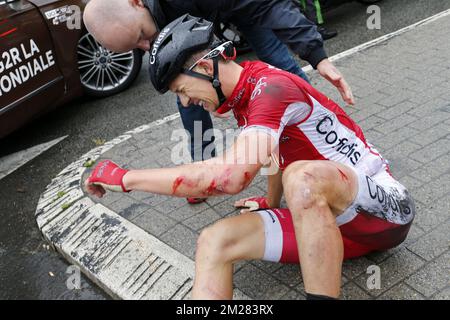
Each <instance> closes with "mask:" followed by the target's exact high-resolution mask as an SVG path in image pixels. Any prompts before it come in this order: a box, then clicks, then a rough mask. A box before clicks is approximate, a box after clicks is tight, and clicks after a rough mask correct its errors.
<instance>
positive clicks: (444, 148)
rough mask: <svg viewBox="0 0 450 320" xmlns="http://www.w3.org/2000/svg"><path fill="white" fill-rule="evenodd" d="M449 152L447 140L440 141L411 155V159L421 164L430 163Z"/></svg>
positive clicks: (449, 146) (449, 147) (449, 145)
mask: <svg viewBox="0 0 450 320" xmlns="http://www.w3.org/2000/svg"><path fill="white" fill-rule="evenodd" d="M449 152H450V143H448V140H445V139H441V140H438V141H436V142H433V143H432V144H429V145H427V146H425V147H423V148H421V149H420V150H418V151H416V152H414V153H412V154H411V157H412V158H413V159H415V160H417V161H420V162H422V163H427V162H430V161H432V160H434V159H436V158H438V157H440V156H442V155H444V154H447V153H449Z"/></svg>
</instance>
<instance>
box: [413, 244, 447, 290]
mask: <svg viewBox="0 0 450 320" xmlns="http://www.w3.org/2000/svg"><path fill="white" fill-rule="evenodd" d="M449 262H450V251H447V252H446V253H444V254H442V255H441V256H440V257H438V258H437V259H436V260H434V261H432V262H431V263H430V264H428V265H426V266H425V267H423V268H422V269H421V270H419V271H418V272H416V273H415V274H413V275H412V276H411V277H409V278H408V279H407V280H406V281H405V282H406V283H407V284H408V285H409V286H411V287H412V288H414V289H416V290H417V291H419V292H420V293H422V294H423V295H424V296H426V297H428V298H429V297H431V296H432V295H433V294H435V293H437V292H440V291H441V290H442V289H444V288H446V287H448V286H450V263H449Z"/></svg>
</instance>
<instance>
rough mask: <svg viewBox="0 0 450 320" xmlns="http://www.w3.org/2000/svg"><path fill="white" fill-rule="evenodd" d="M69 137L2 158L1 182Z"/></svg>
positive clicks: (0, 159) (0, 160) (0, 162)
mask: <svg viewBox="0 0 450 320" xmlns="http://www.w3.org/2000/svg"><path fill="white" fill-rule="evenodd" d="M67 137H68V136H64V137H61V138H58V139H55V140H52V141H49V142H46V143H42V144H39V145H37V146H34V147H31V148H28V149H26V150H22V151H19V152H16V153H13V154H9V155H7V156H4V157H2V158H0V180H1V179H3V178H4V177H6V176H7V175H9V174H10V173H12V172H14V171H15V170H17V169H19V168H20V167H21V166H23V165H24V164H26V163H27V162H29V161H31V160H33V159H34V158H36V157H37V156H39V155H40V154H42V153H43V152H45V151H47V150H48V149H50V148H51V147H53V146H54V145H56V144H58V143H60V142H61V141H62V140H64V139H66V138H67Z"/></svg>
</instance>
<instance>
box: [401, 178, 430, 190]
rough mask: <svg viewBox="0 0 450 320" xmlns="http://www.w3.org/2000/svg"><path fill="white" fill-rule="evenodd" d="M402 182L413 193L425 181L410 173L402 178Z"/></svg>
mask: <svg viewBox="0 0 450 320" xmlns="http://www.w3.org/2000/svg"><path fill="white" fill-rule="evenodd" d="M399 181H400V183H401V184H403V185H404V186H405V187H406V188H407V189H408V191H409V192H410V193H413V192H414V190H416V189H418V188H420V187H422V186H423V185H424V183H423V182H422V181H420V180H419V179H416V178H413V177H411V176H410V175H407V176H404V177H402V178H401V179H400V180H399Z"/></svg>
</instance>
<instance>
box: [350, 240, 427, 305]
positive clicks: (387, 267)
mask: <svg viewBox="0 0 450 320" xmlns="http://www.w3.org/2000/svg"><path fill="white" fill-rule="evenodd" d="M424 263H425V262H424V261H423V260H422V259H420V258H419V257H417V256H416V255H415V254H413V253H411V252H409V251H408V250H406V248H401V249H400V250H398V251H397V252H395V253H394V254H393V255H392V256H390V257H389V258H387V259H386V260H385V261H383V262H382V263H380V264H379V265H378V266H379V267H380V272H381V273H380V279H381V288H380V289H371V290H369V289H367V293H369V294H370V295H371V296H373V297H377V296H379V295H380V294H382V293H383V292H384V291H386V290H388V289H390V288H391V287H393V286H394V285H395V284H397V283H399V282H400V281H402V280H403V279H405V278H406V277H408V276H409V275H411V274H412V273H414V272H415V271H416V270H417V269H419V268H420V267H421V266H422V265H423V264H424ZM370 276H371V275H370V274H363V275H361V276H359V277H358V278H357V279H356V280H355V282H356V283H357V284H358V285H359V286H360V287H361V288H367V280H368V279H369V277H370Z"/></svg>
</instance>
